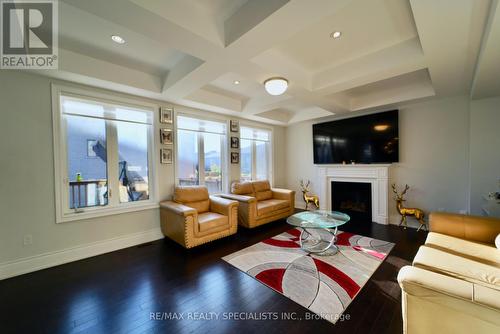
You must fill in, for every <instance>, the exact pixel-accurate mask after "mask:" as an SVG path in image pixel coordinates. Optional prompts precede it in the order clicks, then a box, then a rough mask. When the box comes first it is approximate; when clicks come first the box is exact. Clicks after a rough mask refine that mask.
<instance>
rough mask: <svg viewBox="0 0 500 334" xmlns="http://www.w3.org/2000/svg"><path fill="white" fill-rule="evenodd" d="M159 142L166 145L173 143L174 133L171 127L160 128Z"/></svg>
mask: <svg viewBox="0 0 500 334" xmlns="http://www.w3.org/2000/svg"><path fill="white" fill-rule="evenodd" d="M160 142H161V143H162V144H166V145H168V144H173V143H174V133H173V132H172V129H160Z"/></svg>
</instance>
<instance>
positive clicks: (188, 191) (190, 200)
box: [174, 186, 210, 213]
mask: <svg viewBox="0 0 500 334" xmlns="http://www.w3.org/2000/svg"><path fill="white" fill-rule="evenodd" d="M174 201H175V202H177V203H181V204H184V205H186V206H189V207H191V208H193V209H195V210H196V211H198V213H203V212H207V211H208V209H209V208H210V200H209V197H208V189H207V187H205V186H179V187H175V190H174Z"/></svg>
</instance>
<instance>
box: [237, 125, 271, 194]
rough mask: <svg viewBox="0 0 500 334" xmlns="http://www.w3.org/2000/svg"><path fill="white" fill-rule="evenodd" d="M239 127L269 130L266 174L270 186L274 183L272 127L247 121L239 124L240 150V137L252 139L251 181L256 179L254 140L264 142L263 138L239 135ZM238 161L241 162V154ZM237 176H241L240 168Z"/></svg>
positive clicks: (255, 145) (255, 148)
mask: <svg viewBox="0 0 500 334" xmlns="http://www.w3.org/2000/svg"><path fill="white" fill-rule="evenodd" d="M241 128H250V129H256V130H262V131H266V132H269V141H268V143H269V156H268V161H267V170H268V173H269V175H268V180H269V183H270V184H271V186H272V185H274V172H273V171H274V170H273V166H274V154H273V145H274V133H273V129H272V128H266V127H262V126H255V125H253V124H247V123H243V124H240V133H239V137H240V150H241V140H242V139H244V140H252V172H251V178H252V181H255V180H257V159H256V157H257V144H256V142H257V141H261V142H264V140H257V139H250V138H242V137H241ZM240 154H241V153H240ZM240 162H241V156H240ZM239 177H240V178H241V169H240V175H239Z"/></svg>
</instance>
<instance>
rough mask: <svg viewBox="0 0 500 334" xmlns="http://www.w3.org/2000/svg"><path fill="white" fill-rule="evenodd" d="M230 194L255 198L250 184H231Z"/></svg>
mask: <svg viewBox="0 0 500 334" xmlns="http://www.w3.org/2000/svg"><path fill="white" fill-rule="evenodd" d="M231 193H233V194H236V195H245V196H252V197H255V196H254V191H253V186H252V182H233V184H232V185H231Z"/></svg>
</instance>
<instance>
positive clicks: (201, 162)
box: [174, 112, 229, 195]
mask: <svg viewBox="0 0 500 334" xmlns="http://www.w3.org/2000/svg"><path fill="white" fill-rule="evenodd" d="M179 116H181V117H189V118H194V119H198V120H204V121H210V122H217V123H221V124H225V129H226V131H225V132H224V134H223V136H224V137H225V138H221V155H222V156H221V171H222V179H221V182H222V185H221V190H220V192H217V193H210V195H217V194H221V193H224V192H227V183H228V180H229V178H228V177H229V175H228V174H229V168H228V163H227V161H228V153H227V152H228V149H227V148H228V144H227V143H228V124H227V120H224V119H218V118H210V117H201V116H199V115H196V114H190V113H183V112H178V113H176V115H175V122H174V124H175V136H176V138H178V136H179V130H182V131H192V132H196V133H197V134H203V133H211V132H204V131H195V130H186V129H179V128H178V124H179V122H178V120H177V119H178V117H179ZM218 134H219V133H218ZM219 135H222V134H219ZM197 137H198V143H197V144H198V166H205V145H204V139H205V138H204V137H203V136H200V135H198V136H197ZM175 154H176V156H177V159H176V161H175V185H176V186H179V161H180V159H179V158H178V156H179V155H178V140H176V141H175ZM198 168H199V171H198V184H199V185H200V186H203V185H205V168H204V167H203V168H200V167H198Z"/></svg>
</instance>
